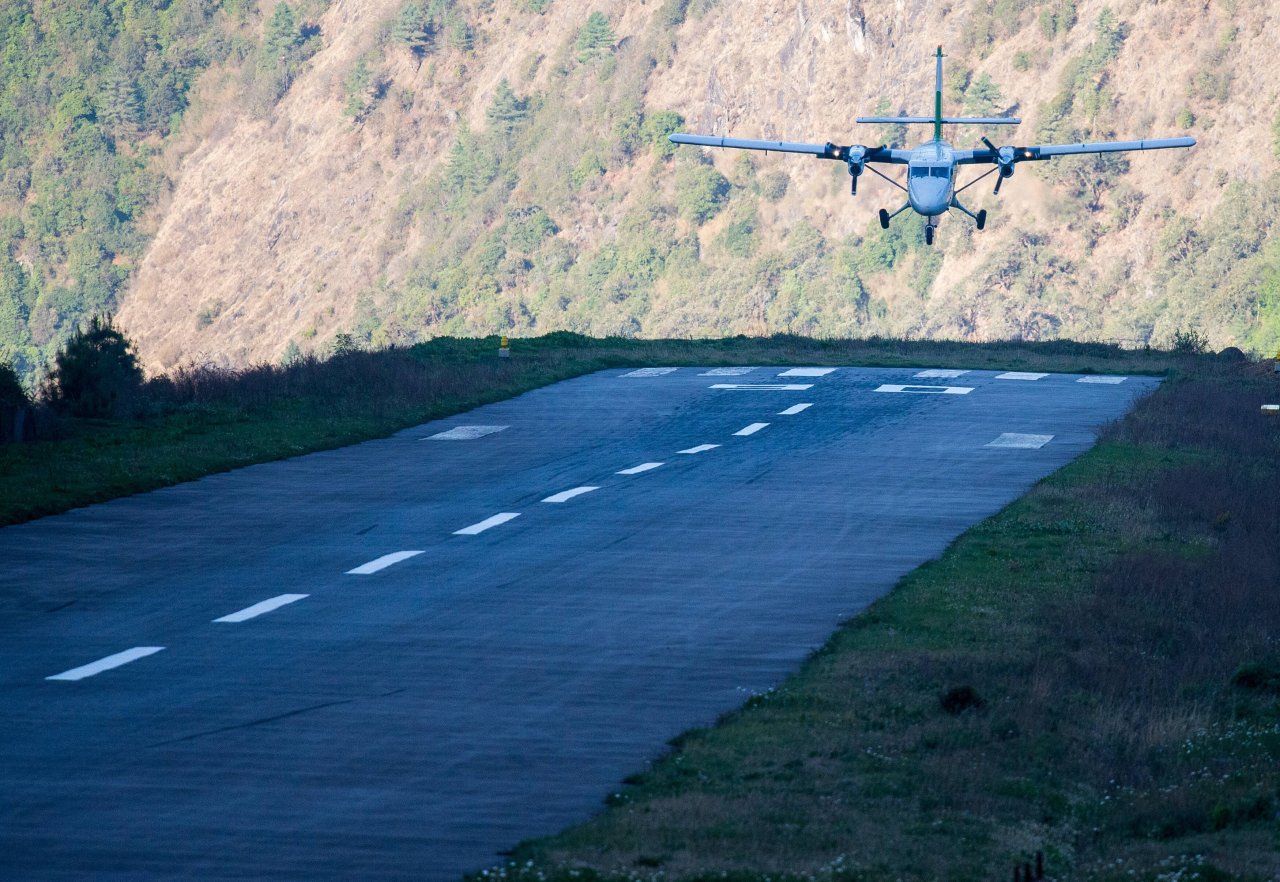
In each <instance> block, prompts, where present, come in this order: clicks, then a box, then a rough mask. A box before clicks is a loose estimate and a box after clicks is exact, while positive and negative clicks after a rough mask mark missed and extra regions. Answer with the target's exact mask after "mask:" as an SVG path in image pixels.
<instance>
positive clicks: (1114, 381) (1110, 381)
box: [1076, 377, 1129, 386]
mask: <svg viewBox="0 0 1280 882" xmlns="http://www.w3.org/2000/svg"><path fill="white" fill-rule="evenodd" d="M1127 379H1129V378H1128V377H1081V378H1080V379H1078V380H1076V382H1077V383H1099V384H1105V385H1107V386H1115V385H1118V384H1120V383H1123V382H1124V381H1125V380H1127Z"/></svg>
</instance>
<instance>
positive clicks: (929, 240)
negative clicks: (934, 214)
mask: <svg viewBox="0 0 1280 882" xmlns="http://www.w3.org/2000/svg"><path fill="white" fill-rule="evenodd" d="M924 244H926V245H932V244H933V224H929V225H928V226H926V227H925V228H924Z"/></svg>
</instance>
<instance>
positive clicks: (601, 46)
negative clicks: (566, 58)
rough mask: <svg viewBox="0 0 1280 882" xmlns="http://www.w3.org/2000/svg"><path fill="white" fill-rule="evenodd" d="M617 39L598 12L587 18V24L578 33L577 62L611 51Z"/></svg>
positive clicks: (603, 16) (602, 14)
mask: <svg viewBox="0 0 1280 882" xmlns="http://www.w3.org/2000/svg"><path fill="white" fill-rule="evenodd" d="M616 39H617V38H616V37H615V36H614V35H613V28H611V27H609V19H607V18H606V17H605V14H604V13H603V12H600V11H599V10H597V11H595V12H593V13H591V15H589V16H587V23H586V24H584V25H583V26H582V30H581V31H579V32H578V60H579V61H589V60H590V59H592V58H597V57H599V56H601V55H606V54H608V53H609V52H611V51H613V44H614V41H615V40H616Z"/></svg>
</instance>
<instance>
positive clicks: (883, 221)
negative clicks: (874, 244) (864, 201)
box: [880, 208, 889, 230]
mask: <svg viewBox="0 0 1280 882" xmlns="http://www.w3.org/2000/svg"><path fill="white" fill-rule="evenodd" d="M880 228H881V229H884V230H887V229H889V212H888V211H886V210H885V209H883V208H882V209H880Z"/></svg>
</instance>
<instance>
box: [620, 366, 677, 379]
mask: <svg viewBox="0 0 1280 882" xmlns="http://www.w3.org/2000/svg"><path fill="white" fill-rule="evenodd" d="M678 370H680V368H636V369H635V370H634V371H632V372H631V373H629V374H623V376H624V377H661V376H664V375H666V374H674V373H675V372H676V371H678Z"/></svg>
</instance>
